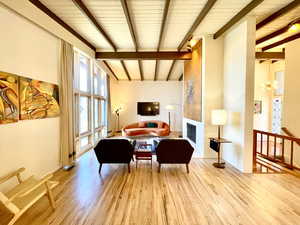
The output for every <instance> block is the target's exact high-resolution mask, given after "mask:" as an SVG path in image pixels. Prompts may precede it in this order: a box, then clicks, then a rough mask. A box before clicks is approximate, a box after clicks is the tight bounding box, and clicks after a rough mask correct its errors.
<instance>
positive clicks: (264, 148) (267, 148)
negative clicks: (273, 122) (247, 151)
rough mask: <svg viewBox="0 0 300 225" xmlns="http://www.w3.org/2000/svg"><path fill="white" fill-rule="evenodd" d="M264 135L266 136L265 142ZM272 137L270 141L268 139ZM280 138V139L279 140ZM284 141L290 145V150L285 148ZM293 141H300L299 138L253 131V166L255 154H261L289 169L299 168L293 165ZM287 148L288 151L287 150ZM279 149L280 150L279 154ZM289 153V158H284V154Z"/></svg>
mask: <svg viewBox="0 0 300 225" xmlns="http://www.w3.org/2000/svg"><path fill="white" fill-rule="evenodd" d="M264 137H267V142H265V140H264ZM271 138H272V139H273V138H274V142H272V143H270V139H271ZM280 139H281V140H280ZM286 142H288V143H290V145H288V146H286V147H290V150H288V149H286V148H285V145H286V144H287V143H286ZM294 142H296V143H300V138H296V137H291V136H287V135H281V134H276V133H270V132H266V131H261V130H254V131H253V168H255V167H256V159H257V156H261V157H263V158H266V159H268V160H271V161H272V162H276V163H280V164H282V165H284V166H286V167H287V168H289V169H299V168H298V167H296V166H295V165H294V150H295V149H294ZM287 150H288V151H287ZM279 151H281V153H280V154H278V153H279ZM287 154H289V155H290V157H289V160H288V161H287V160H286V157H285V156H286V155H287Z"/></svg>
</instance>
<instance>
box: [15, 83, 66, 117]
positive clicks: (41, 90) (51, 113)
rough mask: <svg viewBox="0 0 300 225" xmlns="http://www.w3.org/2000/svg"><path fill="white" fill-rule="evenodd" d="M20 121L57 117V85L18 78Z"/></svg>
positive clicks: (58, 111)
mask: <svg viewBox="0 0 300 225" xmlns="http://www.w3.org/2000/svg"><path fill="white" fill-rule="evenodd" d="M19 93H20V119H21V120H30V119H42V118H48V117H56V116H59V113H60V110H59V95H58V85H56V84H51V83H47V82H43V81H38V80H33V79H30V78H25V77H20V92H19Z"/></svg>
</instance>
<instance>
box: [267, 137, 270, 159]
mask: <svg viewBox="0 0 300 225" xmlns="http://www.w3.org/2000/svg"><path fill="white" fill-rule="evenodd" d="M269 142H270V136H269V135H267V156H268V157H269V147H270V146H269V145H270V143H269Z"/></svg>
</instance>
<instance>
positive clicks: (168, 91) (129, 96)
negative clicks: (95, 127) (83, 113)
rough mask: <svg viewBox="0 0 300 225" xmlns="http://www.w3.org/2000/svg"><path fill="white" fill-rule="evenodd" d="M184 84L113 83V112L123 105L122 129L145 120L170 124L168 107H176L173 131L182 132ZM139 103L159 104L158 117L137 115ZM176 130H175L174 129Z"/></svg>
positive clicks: (152, 82) (173, 115)
mask: <svg viewBox="0 0 300 225" xmlns="http://www.w3.org/2000/svg"><path fill="white" fill-rule="evenodd" d="M182 88H183V83H182V82H178V81H168V82H166V81H112V82H111V101H112V110H114V109H115V108H116V107H117V106H120V105H122V107H123V108H124V110H123V111H122V112H121V115H120V127H123V126H126V125H128V124H130V123H134V122H137V121H143V120H152V119H154V120H162V121H165V122H167V123H168V110H166V108H165V107H166V106H167V105H174V106H176V110H174V111H173V112H171V129H172V131H181V130H182V90H183V89H182ZM137 102H159V103H160V114H159V115H158V116H139V115H137ZM113 118H115V115H114V114H113ZM174 128H175V129H174Z"/></svg>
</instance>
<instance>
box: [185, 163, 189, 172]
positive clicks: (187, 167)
mask: <svg viewBox="0 0 300 225" xmlns="http://www.w3.org/2000/svg"><path fill="white" fill-rule="evenodd" d="M185 166H186V172H187V173H190V169H189V164H185Z"/></svg>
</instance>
